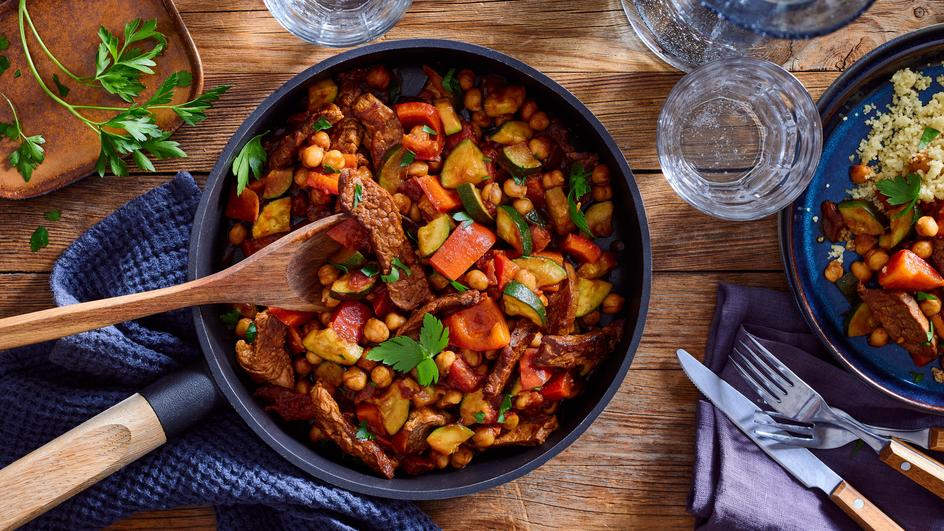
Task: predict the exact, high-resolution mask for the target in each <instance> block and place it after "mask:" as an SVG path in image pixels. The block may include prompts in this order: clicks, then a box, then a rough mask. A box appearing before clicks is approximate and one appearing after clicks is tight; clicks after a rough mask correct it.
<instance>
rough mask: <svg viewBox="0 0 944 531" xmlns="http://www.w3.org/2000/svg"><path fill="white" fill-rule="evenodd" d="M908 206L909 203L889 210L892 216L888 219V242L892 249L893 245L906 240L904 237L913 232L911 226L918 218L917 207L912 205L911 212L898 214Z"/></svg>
mask: <svg viewBox="0 0 944 531" xmlns="http://www.w3.org/2000/svg"><path fill="white" fill-rule="evenodd" d="M907 207H908V205H903V206H900V207H897V208H894V209H892V210H889V212H888V214H889V216H890V219H889V221H888V229H889V230H888V236H887V238H888V239H887V243H888V248H889V249H891V248H892V247H894V246H896V245H898V244H899V243H901V242H902V241H904V239H905V238H907V237H908V235H909V234H911V227H913V226H914V223H915V220H917V219H918V213H917V211H916V209H915V207H912V211H911V213H910V214H909V213H905V214H903V215H901V216H899V215H898V214H899V213H900V212H901V211H902V210H904V209H905V208H907ZM896 216H897V217H896Z"/></svg>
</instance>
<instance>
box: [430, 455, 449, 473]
mask: <svg viewBox="0 0 944 531" xmlns="http://www.w3.org/2000/svg"><path fill="white" fill-rule="evenodd" d="M429 459H430V460H431V461H432V462H433V464H434V465H436V468H439V469H443V468H446V467H447V466H449V456H448V455H445V454H441V453H439V452H436V451H432V452H430V453H429Z"/></svg>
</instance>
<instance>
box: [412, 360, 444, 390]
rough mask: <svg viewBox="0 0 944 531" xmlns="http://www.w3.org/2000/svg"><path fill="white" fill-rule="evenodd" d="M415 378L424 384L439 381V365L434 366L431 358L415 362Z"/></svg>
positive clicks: (434, 363)
mask: <svg viewBox="0 0 944 531" xmlns="http://www.w3.org/2000/svg"><path fill="white" fill-rule="evenodd" d="M416 380H417V381H418V382H420V385H424V386H425V385H430V384H434V383H439V367H437V366H436V362H435V361H433V360H432V358H424V359H423V361H421V362H419V363H417V364H416ZM423 382H426V383H425V384H424V383H423Z"/></svg>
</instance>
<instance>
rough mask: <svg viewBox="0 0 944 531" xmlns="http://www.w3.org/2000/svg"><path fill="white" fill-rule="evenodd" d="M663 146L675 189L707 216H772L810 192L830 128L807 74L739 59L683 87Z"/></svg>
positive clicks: (659, 137) (667, 120)
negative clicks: (826, 130)
mask: <svg viewBox="0 0 944 531" xmlns="http://www.w3.org/2000/svg"><path fill="white" fill-rule="evenodd" d="M656 146H657V148H658V150H659V162H660V164H661V166H662V172H663V173H664V174H665V178H666V180H667V181H668V182H669V185H670V186H672V189H673V190H675V193H677V194H678V195H679V196H680V197H681V198H682V199H684V200H685V201H687V202H688V203H689V204H691V205H692V206H694V207H695V208H697V209H698V210H700V211H702V212H704V213H705V214H708V215H711V216H715V217H718V218H722V219H728V220H738V221H743V220H751V219H760V218H763V217H766V216H769V215H770V214H773V213H775V212H777V211H779V210H780V209H782V208H784V207H785V206H787V205H788V204H790V203H791V202H792V201H793V200H794V199H796V198H797V196H799V195H800V193H802V192H803V190H804V189H805V188H806V186H807V185H808V184H809V183H810V180H811V179H812V178H813V173H814V172H815V171H816V166H817V164H819V158H820V155H821V153H822V147H823V130H822V125H821V123H820V117H819V112H818V111H817V110H816V105H814V104H813V99H812V98H811V97H810V95H809V93H808V92H807V91H806V89H805V88H804V87H803V85H802V84H801V83H800V82H799V80H797V79H796V78H795V77H793V75H791V74H790V73H789V72H787V71H786V70H784V69H782V68H780V67H779V66H777V65H775V64H773V63H771V62H768V61H763V60H760V59H753V58H748V57H738V58H730V59H722V60H719V61H715V62H713V63H709V64H707V65H704V66H702V67H700V68H698V69H696V70H694V71H693V72H691V73H690V74H688V75H687V76H685V77H683V78H682V79H681V80H680V81H679V82H678V84H676V85H675V87H674V88H673V89H672V92H671V93H670V94H669V97H668V99H667V100H666V102H665V105H664V106H663V107H662V112H661V114H660V115H659V123H658V126H657V131H656Z"/></svg>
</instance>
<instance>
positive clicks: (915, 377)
mask: <svg viewBox="0 0 944 531" xmlns="http://www.w3.org/2000/svg"><path fill="white" fill-rule="evenodd" d="M908 372H909V374H911V381H912V382H914V383H921V382H922V381H924V373H921V372H916V371H908Z"/></svg>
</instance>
